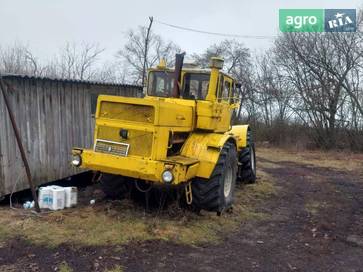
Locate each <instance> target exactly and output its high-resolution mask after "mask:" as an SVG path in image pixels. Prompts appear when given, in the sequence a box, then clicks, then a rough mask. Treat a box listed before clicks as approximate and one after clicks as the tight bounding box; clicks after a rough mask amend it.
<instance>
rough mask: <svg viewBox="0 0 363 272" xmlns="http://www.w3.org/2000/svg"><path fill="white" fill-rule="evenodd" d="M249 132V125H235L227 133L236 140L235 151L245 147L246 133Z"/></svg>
mask: <svg viewBox="0 0 363 272" xmlns="http://www.w3.org/2000/svg"><path fill="white" fill-rule="evenodd" d="M249 130H251V129H250V126H249V125H236V126H232V129H231V130H230V131H228V133H231V134H232V135H233V136H234V138H235V139H236V143H237V150H238V151H239V150H241V149H243V148H245V147H246V146H247V132H248V131H249Z"/></svg>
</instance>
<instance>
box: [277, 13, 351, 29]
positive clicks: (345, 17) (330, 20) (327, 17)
mask: <svg viewBox="0 0 363 272" xmlns="http://www.w3.org/2000/svg"><path fill="white" fill-rule="evenodd" d="M279 23H280V30H281V31H282V32H324V31H325V32H355V31H356V30H357V23H356V11H355V9H280V11H279Z"/></svg>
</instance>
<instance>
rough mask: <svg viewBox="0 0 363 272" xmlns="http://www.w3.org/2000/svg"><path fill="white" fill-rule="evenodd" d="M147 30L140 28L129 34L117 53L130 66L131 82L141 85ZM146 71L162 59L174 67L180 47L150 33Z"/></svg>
mask: <svg viewBox="0 0 363 272" xmlns="http://www.w3.org/2000/svg"><path fill="white" fill-rule="evenodd" d="M146 35H147V28H146V27H142V26H139V27H138V28H137V29H136V30H130V31H129V32H128V33H127V36H126V38H127V43H126V44H125V46H124V48H123V49H121V50H119V51H118V52H117V55H116V56H117V57H118V58H119V59H121V60H122V61H123V62H126V64H127V65H129V66H130V74H129V76H130V77H131V78H130V80H128V81H130V82H132V83H136V84H141V82H142V77H143V66H144V56H145V39H146ZM148 47H149V48H148V54H147V60H146V69H148V68H151V67H153V66H156V65H157V64H158V62H159V61H160V60H161V59H165V61H166V62H167V64H168V65H173V62H174V57H175V54H176V53H178V52H180V48H179V46H177V45H176V44H175V43H173V42H170V41H169V42H166V41H164V40H163V39H162V37H161V36H159V35H157V34H155V33H153V32H152V31H151V32H150V35H149V46H148Z"/></svg>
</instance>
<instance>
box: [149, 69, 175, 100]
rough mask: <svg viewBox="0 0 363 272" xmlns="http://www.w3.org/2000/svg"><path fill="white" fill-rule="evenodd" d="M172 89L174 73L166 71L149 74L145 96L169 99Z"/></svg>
mask: <svg viewBox="0 0 363 272" xmlns="http://www.w3.org/2000/svg"><path fill="white" fill-rule="evenodd" d="M173 87H174V73H173V72H167V71H159V72H150V73H149V83H148V88H147V94H148V95H150V96H159V97H171V94H172V92H173Z"/></svg>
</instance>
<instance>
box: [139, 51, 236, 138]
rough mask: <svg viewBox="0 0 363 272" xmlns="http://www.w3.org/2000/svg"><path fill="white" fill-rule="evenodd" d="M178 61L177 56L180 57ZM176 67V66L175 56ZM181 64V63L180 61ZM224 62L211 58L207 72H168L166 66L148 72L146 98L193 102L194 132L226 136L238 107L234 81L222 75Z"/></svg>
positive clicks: (173, 70)
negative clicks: (208, 132)
mask: <svg viewBox="0 0 363 272" xmlns="http://www.w3.org/2000/svg"><path fill="white" fill-rule="evenodd" d="M179 57H180V55H179ZM176 63H178V56H177V60H176ZM179 63H182V61H179ZM222 67H223V59H220V58H217V57H215V58H212V59H211V64H210V69H201V68H197V67H192V68H191V67H188V66H186V67H183V66H182V64H181V66H180V67H178V66H177V65H176V67H175V69H169V68H167V67H166V66H165V62H163V61H161V63H160V64H159V65H158V66H157V67H156V68H152V69H150V70H149V71H148V82H147V87H146V98H147V99H148V98H149V99H159V98H165V99H167V100H168V101H173V100H175V99H177V100H178V101H179V103H180V100H190V101H194V102H193V103H195V107H196V112H197V127H196V128H197V129H203V130H209V131H215V132H225V131H228V130H229V129H230V119H231V115H232V113H233V110H234V109H235V108H237V106H238V103H237V102H238V99H237V98H236V97H237V88H238V84H237V83H236V81H235V80H234V79H233V78H232V77H231V76H230V75H228V74H227V73H225V72H223V71H221V69H222Z"/></svg>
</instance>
